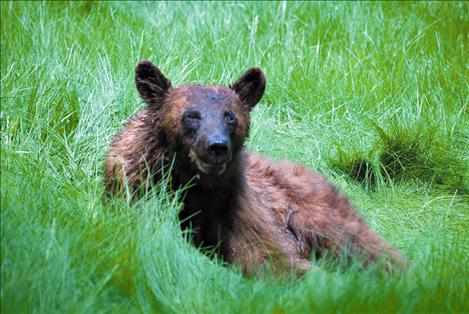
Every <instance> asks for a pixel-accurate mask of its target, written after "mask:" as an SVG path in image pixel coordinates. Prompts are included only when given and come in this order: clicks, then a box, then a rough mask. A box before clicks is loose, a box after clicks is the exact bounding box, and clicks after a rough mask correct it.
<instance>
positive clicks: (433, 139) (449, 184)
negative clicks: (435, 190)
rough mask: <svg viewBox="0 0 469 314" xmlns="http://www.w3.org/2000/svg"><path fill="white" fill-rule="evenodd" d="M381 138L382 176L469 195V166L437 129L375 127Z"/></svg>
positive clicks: (416, 126) (397, 125)
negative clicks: (425, 183)
mask: <svg viewBox="0 0 469 314" xmlns="http://www.w3.org/2000/svg"><path fill="white" fill-rule="evenodd" d="M374 126H375V129H376V130H377V132H378V134H379V141H378V143H377V144H376V145H380V146H381V147H380V149H381V152H380V155H379V163H380V165H381V170H382V174H383V175H384V176H385V177H387V178H389V179H392V180H394V181H402V180H418V181H422V182H428V183H431V184H434V185H437V186H440V187H443V188H444V189H446V190H450V191H451V192H456V193H467V192H468V191H467V186H466V184H465V181H466V180H467V174H468V165H467V164H466V163H465V161H464V160H462V159H461V158H459V156H458V155H459V154H458V152H457V149H456V148H453V144H452V139H451V138H448V137H447V138H445V137H443V136H442V135H441V134H439V133H438V129H437V127H436V126H428V125H427V126H425V127H423V126H422V125H419V124H416V125H414V126H405V125H403V124H399V123H392V124H391V125H390V127H389V128H388V130H384V129H383V128H382V127H380V126H379V125H377V124H374Z"/></svg>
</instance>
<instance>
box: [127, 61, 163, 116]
mask: <svg viewBox="0 0 469 314" xmlns="http://www.w3.org/2000/svg"><path fill="white" fill-rule="evenodd" d="M135 84H136V85H137V89H138V91H139V92H140V96H142V98H143V100H144V101H145V102H146V103H147V104H148V105H150V107H151V106H161V105H162V104H163V102H164V100H165V99H166V96H167V95H168V92H169V90H170V89H171V82H170V81H169V80H168V79H167V78H166V77H165V76H164V75H163V73H161V71H160V70H159V69H158V68H157V67H156V66H155V65H154V64H153V63H151V62H150V61H148V60H143V61H140V63H139V64H138V65H137V68H136V69H135Z"/></svg>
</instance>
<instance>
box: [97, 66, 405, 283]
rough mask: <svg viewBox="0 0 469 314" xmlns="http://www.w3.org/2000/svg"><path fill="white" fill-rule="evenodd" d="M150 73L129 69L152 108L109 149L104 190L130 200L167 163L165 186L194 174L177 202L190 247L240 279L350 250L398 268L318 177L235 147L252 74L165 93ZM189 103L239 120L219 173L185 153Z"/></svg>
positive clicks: (256, 87)
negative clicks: (208, 249) (204, 250)
mask: <svg viewBox="0 0 469 314" xmlns="http://www.w3.org/2000/svg"><path fill="white" fill-rule="evenodd" d="M151 66H153V65H152V64H151V63H149V62H148V61H143V62H142V63H140V64H139V66H138V67H137V74H136V76H137V78H136V81H137V88H138V89H139V91H140V92H141V94H142V97H143V98H144V100H145V101H146V102H147V103H148V104H149V105H150V106H149V108H148V109H145V110H143V111H141V112H140V113H138V114H137V115H136V116H135V117H133V118H131V119H130V120H129V122H128V124H127V126H126V128H125V129H124V130H123V131H122V132H120V133H119V134H118V135H117V136H116V138H115V140H114V141H113V143H112V145H111V149H110V151H109V154H108V156H107V159H106V171H105V177H106V190H107V191H109V192H111V193H113V194H120V193H122V191H123V188H124V186H125V184H128V186H129V188H130V190H131V191H132V192H135V191H137V190H138V188H139V187H140V186H141V185H142V184H143V183H145V182H148V183H150V184H152V183H154V182H157V181H158V180H160V178H161V177H160V170H161V169H162V167H163V168H164V167H166V166H168V165H169V164H170V163H171V161H172V160H173V159H174V166H173V169H172V173H171V174H172V182H173V188H179V187H181V186H183V185H184V184H186V183H187V182H188V181H189V180H191V179H193V177H194V176H196V175H199V176H198V177H199V179H198V180H197V181H196V184H195V185H194V186H193V187H191V188H190V189H189V190H188V191H187V194H186V195H185V197H184V199H183V201H184V209H183V210H182V211H181V214H180V219H181V221H183V225H182V227H183V228H185V227H187V226H188V225H189V224H190V225H191V226H192V228H193V230H194V238H193V241H194V243H195V244H196V245H203V246H219V252H220V254H221V256H222V257H223V258H224V260H225V261H227V262H228V263H233V264H240V265H241V266H242V268H243V270H244V271H245V272H246V273H248V274H249V273H253V272H255V271H256V270H258V269H259V267H260V266H262V265H264V264H265V263H266V262H267V261H269V260H271V261H272V262H273V263H274V265H278V266H281V267H287V268H292V269H295V270H298V271H300V272H305V271H307V270H308V269H309V268H310V267H311V263H310V261H309V259H310V257H311V255H312V254H315V255H316V256H320V255H321V254H322V253H323V252H325V251H326V250H327V251H329V252H332V253H333V254H335V255H339V254H341V253H342V252H344V251H348V252H349V254H350V255H352V256H359V257H361V258H363V259H364V261H365V263H372V262H374V261H375V260H376V259H377V258H378V257H380V256H382V257H384V258H387V259H390V260H391V261H392V262H394V263H397V264H402V263H403V259H402V258H401V256H400V255H399V253H398V252H397V251H396V249H394V248H393V247H392V246H391V245H389V244H387V243H386V242H385V241H383V240H382V239H381V238H380V237H379V236H378V235H376V234H375V233H373V232H372V231H371V230H370V229H369V228H368V227H367V225H366V224H365V222H364V220H363V218H362V217H361V216H360V214H358V213H357V211H356V210H355V209H354V208H353V207H352V206H351V205H350V203H349V201H348V200H347V198H346V197H344V196H343V195H341V194H340V193H339V192H338V191H337V189H336V188H335V187H333V186H332V185H331V184H329V183H328V182H327V181H326V179H325V178H324V177H323V176H322V175H320V174H317V173H314V172H312V171H310V170H309V169H307V168H306V167H304V166H302V165H297V164H293V163H290V162H287V161H282V162H277V163H274V162H272V161H271V160H269V159H267V158H264V157H261V156H259V155H257V154H255V153H252V152H250V151H248V150H246V149H244V148H243V143H244V139H245V138H246V137H247V135H248V132H249V111H250V109H251V108H252V106H253V105H255V103H257V101H259V99H260V98H261V97H262V94H263V92H264V88H265V79H264V77H263V75H262V72H260V70H257V69H253V70H250V71H248V72H246V74H245V75H244V76H243V77H241V78H240V80H239V81H238V82H236V83H235V84H234V86H232V87H230V88H226V87H222V86H204V85H194V84H189V85H183V86H182V87H180V88H177V89H172V88H171V83H170V82H169V81H168V80H167V79H166V78H164V76H163V75H162V74H161V72H159V70H157V69H156V70H154V71H155V73H156V74H155V75H153V76H151V75H150V74H148V76H150V79H147V78H146V76H145V75H146V73H147V72H148V71H151V70H152V68H151ZM147 67H148V68H147ZM139 71H140V72H142V71H143V73H144V75H142V74H141V73H140V72H139ZM145 71H147V72H145ZM256 71H257V72H256ZM151 80H155V81H151ZM148 82H150V83H148ZM139 84H140V85H139ZM142 84H147V85H142ZM149 84H150V85H149ZM151 84H156V85H159V86H163V88H162V90H159V89H151V90H152V91H153V90H156V93H157V95H156V96H155V95H151V93H150V94H149V92H148V91H147V90H146V88H147V86H150V88H153V86H152V85H151ZM193 103H199V104H200V103H203V105H202V106H203V107H202V109H204V110H205V109H207V110H208V111H209V113H211V112H212V111H213V112H215V111H216V110H219V109H220V107H223V108H224V109H227V110H228V109H229V110H232V111H233V112H234V114H235V115H236V117H237V118H238V119H237V126H236V130H235V132H234V133H233V134H232V137H231V142H230V145H231V146H230V148H231V150H232V153H233V157H232V160H231V161H230V163H229V165H228V166H227V168H226V171H224V172H223V173H222V174H219V175H207V174H204V173H200V171H198V170H197V168H196V167H195V166H194V158H193V156H192V158H191V152H190V149H191V147H193V146H195V145H196V144H195V143H198V142H190V141H189V139H188V138H187V137H188V136H187V135H185V134H186V133H185V132H186V131H185V130H184V128H183V126H182V125H183V124H182V123H181V117H182V116H183V113H184V111H185V110H186V109H187V108H188V106H189V105H190V104H193ZM208 130H209V132H210V130H211V129H208ZM148 170H149V171H150V172H151V174H149V172H148ZM196 213H198V214H196ZM194 215H195V216H194ZM191 216H193V217H192V218H191V219H190V220H189V221H188V220H187V219H186V218H188V217H191Z"/></svg>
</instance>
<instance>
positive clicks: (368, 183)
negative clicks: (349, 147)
mask: <svg viewBox="0 0 469 314" xmlns="http://www.w3.org/2000/svg"><path fill="white" fill-rule="evenodd" d="M337 151H338V156H337V159H331V160H330V165H331V167H333V168H335V169H338V170H339V171H341V172H343V173H344V174H346V175H348V176H349V177H351V178H352V179H354V180H356V181H357V182H359V183H360V184H361V185H363V186H365V187H368V188H373V187H375V186H376V185H377V180H378V177H379V172H380V170H379V168H377V167H376V163H375V162H373V160H372V156H371V154H370V152H367V153H363V152H360V151H356V150H355V151H352V152H351V153H347V152H346V151H344V150H343V149H342V148H340V147H337Z"/></svg>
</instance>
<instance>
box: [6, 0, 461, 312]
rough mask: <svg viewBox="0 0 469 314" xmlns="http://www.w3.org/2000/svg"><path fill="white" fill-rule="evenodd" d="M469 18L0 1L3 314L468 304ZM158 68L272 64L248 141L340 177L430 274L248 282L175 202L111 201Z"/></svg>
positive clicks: (392, 8) (446, 10)
mask: <svg viewBox="0 0 469 314" xmlns="http://www.w3.org/2000/svg"><path fill="white" fill-rule="evenodd" d="M468 12H469V6H468V4H467V3H457V2H452V3H418V4H415V3H377V4H366V3H361V4H356V3H341V4H337V3H331V4H328V3H298V4H297V3H285V2H281V3H213V4H210V5H209V4H206V3H189V4H182V3H148V4H142V3H94V2H86V3H68V4H63V3H27V2H20V3H14V2H2V3H1V20H2V23H1V54H2V55H1V151H0V152H1V256H0V263H1V290H0V300H1V309H2V313H21V312H36V313H52V312H57V313H64V312H91V313H94V312H101V313H103V312H111V313H116V312H117V313H119V312H122V313H127V312H164V313H171V312H174V313H181V312H183V313H184V312H186V313H193V312H197V313H220V312H221V313H225V312H226V313H251V312H253V313H255V312H262V313H265V312H271V313H284V312H287V313H288V312H291V313H296V312H359V313H364V312H370V313H376V312H377V311H378V312H415V313H429V312H438V313H441V312H451V313H455V312H456V313H457V312H460V313H463V312H467V311H468V309H469V301H468V299H467V297H466V296H467V295H468V294H469V291H468V290H469V289H468V286H469V261H468V256H469V246H468V243H467V238H468V237H469V231H468V225H469V215H468V207H469V206H468V198H467V187H468V182H467V180H468V166H467V165H468V160H467V146H468V141H469V132H468V130H469V119H468V116H467V110H468V90H469V86H468V85H469V84H468V77H467V60H468V53H467V49H466V46H467V38H466V34H465V33H464V31H465V30H467V29H468V26H469V16H468V15H469V13H468ZM143 58H149V59H151V60H152V61H153V62H154V63H155V64H157V65H159V66H160V68H161V69H162V70H163V71H164V73H165V74H167V76H168V77H169V78H170V79H171V80H172V81H173V83H175V84H176V85H177V84H180V83H183V82H188V81H198V82H202V83H207V82H221V83H224V84H228V83H230V82H232V81H233V80H234V79H235V78H236V77H237V76H239V75H240V74H241V73H242V71H243V70H244V69H245V68H247V67H249V66H253V65H259V66H261V67H262V68H263V69H264V70H265V72H266V75H267V79H268V87H267V93H266V96H265V98H264V99H263V101H262V102H261V104H259V105H258V107H257V108H256V109H255V111H254V113H253V121H252V124H253V126H252V130H251V138H250V141H249V144H248V146H249V147H250V148H251V149H253V150H257V151H260V152H262V153H263V154H266V155H269V156H271V157H273V158H275V159H280V158H288V159H290V160H295V161H297V162H302V163H305V164H307V165H308V166H310V167H311V168H312V169H317V170H320V171H322V172H324V173H326V174H327V175H328V176H329V178H330V179H331V180H332V181H333V182H334V183H335V184H337V185H338V186H339V187H340V188H341V189H342V190H343V191H345V192H346V193H347V194H348V195H349V196H350V197H351V199H352V201H353V202H354V203H355V204H356V205H357V207H359V210H360V211H361V212H362V213H363V215H364V216H365V217H366V219H367V221H368V223H369V224H370V226H371V227H372V229H374V230H376V231H377V232H378V233H380V234H381V235H382V236H383V237H384V238H385V239H386V240H388V241H389V242H391V243H393V244H395V245H396V246H397V247H398V248H399V249H400V250H401V251H402V252H403V253H404V254H405V255H406V256H408V258H409V259H410V260H411V261H412V262H413V263H414V267H413V268H412V269H411V270H410V271H409V272H408V273H406V274H400V275H392V276H384V277H383V276H381V275H379V274H377V273H376V272H374V271H372V270H370V271H365V272H361V271H358V270H356V269H354V268H351V269H347V270H345V271H343V270H340V269H337V268H335V267H333V266H331V265H329V264H327V263H326V262H325V261H320V262H319V263H320V265H321V266H322V267H324V268H325V269H326V270H327V271H326V272H324V273H321V274H317V273H310V274H308V275H307V276H306V278H304V279H303V280H299V281H293V282H292V281H283V280H277V279H275V278H264V279H262V280H260V279H256V278H245V277H243V276H242V275H241V274H240V272H239V271H238V270H237V269H235V268H232V267H224V266H223V265H221V264H220V262H218V261H216V260H213V259H209V258H207V257H206V256H205V255H203V254H202V253H200V252H199V251H198V250H197V249H196V248H194V247H192V246H191V245H190V244H188V243H187V241H185V240H184V238H185V235H183V234H181V231H180V229H179V226H178V222H177V218H176V217H177V212H178V210H180V204H179V203H178V202H177V192H176V194H172V193H168V192H166V190H165V189H164V188H162V189H156V190H155V191H153V192H154V195H153V197H152V199H151V200H150V201H147V202H138V203H137V204H129V203H128V202H127V201H126V200H119V199H115V200H111V201H108V202H103V178H102V175H103V174H102V173H103V159H104V156H105V152H106V149H107V147H108V145H109V142H110V141H111V139H112V137H113V135H114V134H115V132H116V131H117V130H118V129H119V128H120V127H121V123H122V122H123V121H125V120H126V119H127V117H128V116H129V115H131V114H132V113H134V112H135V111H137V110H138V109H139V108H141V107H142V106H143V104H142V103H141V101H140V100H139V98H138V95H137V93H136V91H135V87H134V83H133V69H134V66H135V64H136V63H137V62H138V60H140V59H143ZM338 148H340V150H339V149H338ZM357 160H358V161H359V162H361V163H363V164H364V165H365V168H366V169H368V171H367V172H365V173H363V170H356V169H357V166H356V164H357V162H356V161H357ZM360 160H361V161H360ZM359 164H360V163H359ZM358 169H361V168H360V167H358ZM357 178H358V181H357V180H356V179H357Z"/></svg>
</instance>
